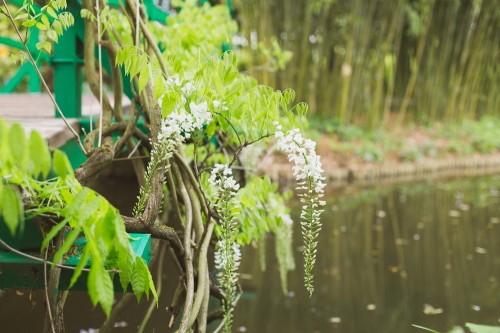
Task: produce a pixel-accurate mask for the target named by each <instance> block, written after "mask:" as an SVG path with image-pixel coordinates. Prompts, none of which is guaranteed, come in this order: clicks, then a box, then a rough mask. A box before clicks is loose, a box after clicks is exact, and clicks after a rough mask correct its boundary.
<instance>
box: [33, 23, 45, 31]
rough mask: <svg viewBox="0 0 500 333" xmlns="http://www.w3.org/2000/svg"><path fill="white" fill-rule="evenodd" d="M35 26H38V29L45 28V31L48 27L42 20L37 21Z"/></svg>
mask: <svg viewBox="0 0 500 333" xmlns="http://www.w3.org/2000/svg"><path fill="white" fill-rule="evenodd" d="M35 26H36V27H37V28H38V29H40V30H43V31H45V30H47V29H48V27H47V26H46V25H45V24H43V23H42V22H36V24H35Z"/></svg>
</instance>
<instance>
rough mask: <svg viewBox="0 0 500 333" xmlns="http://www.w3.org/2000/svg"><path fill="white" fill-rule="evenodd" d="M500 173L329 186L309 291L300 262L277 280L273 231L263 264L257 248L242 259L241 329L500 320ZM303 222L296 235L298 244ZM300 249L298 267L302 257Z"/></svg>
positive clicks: (401, 327)
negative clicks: (285, 279)
mask: <svg viewBox="0 0 500 333" xmlns="http://www.w3.org/2000/svg"><path fill="white" fill-rule="evenodd" d="M498 189H500V178H499V177H482V178H476V179H462V180H455V181H440V182H433V183H418V184H408V185H399V186H393V187H383V188H382V187H379V188H375V189H374V188H371V189H353V188H349V189H344V190H342V191H338V192H336V193H332V195H331V196H330V200H328V203H329V209H328V210H327V212H325V219H324V228H323V231H322V232H321V235H320V249H319V256H318V262H317V263H318V265H317V269H316V274H317V278H316V288H317V290H316V293H315V294H314V295H313V297H312V298H309V297H308V295H307V294H306V291H305V290H304V288H303V287H302V280H301V276H302V272H299V271H298V272H296V273H299V274H292V276H290V281H289V286H290V287H289V288H290V291H289V293H288V295H286V296H285V295H283V293H282V292H281V288H280V282H279V274H278V270H277V268H276V265H277V264H276V259H275V258H274V255H273V254H274V249H273V246H272V243H273V242H272V239H268V244H267V245H268V246H267V249H268V256H267V259H266V260H267V265H266V266H267V268H268V269H267V271H266V272H261V270H260V264H259V259H258V258H259V256H258V255H257V252H255V253H251V254H250V255H248V253H247V255H246V256H244V262H243V263H242V269H241V270H242V272H243V273H244V275H243V277H247V276H248V277H251V279H245V280H243V282H242V284H243V286H244V289H245V290H247V292H246V293H245V295H244V296H245V297H243V298H242V300H241V301H240V303H239V305H238V308H237V310H236V322H235V330H236V331H241V332H334V331H338V332H347V333H349V332H353V333H354V332H356V333H357V332H384V333H385V332H419V330H417V329H415V328H412V327H411V324H419V325H422V326H427V327H432V328H434V329H437V330H441V331H445V330H448V329H450V328H451V327H453V326H455V325H460V324H463V323H465V322H468V321H469V322H476V323H483V324H490V325H500V324H499V320H500V313H499V312H498V310H499V309H500V281H499V279H500V242H499V240H500V223H499V222H500V205H499V203H500V196H499V195H500V192H499V190H498ZM298 233H299V230H298V228H297V230H296V236H295V238H296V239H295V241H296V244H300V239H299V235H298ZM250 252H252V251H250ZM299 252H300V247H299V248H298V249H297V253H296V260H297V264H298V265H297V267H298V270H300V266H301V264H302V259H301V255H300V253H299Z"/></svg>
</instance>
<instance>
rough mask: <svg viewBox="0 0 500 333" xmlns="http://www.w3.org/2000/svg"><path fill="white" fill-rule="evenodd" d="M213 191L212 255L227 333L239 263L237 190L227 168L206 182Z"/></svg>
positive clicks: (214, 172) (222, 167)
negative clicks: (215, 221) (214, 234)
mask: <svg viewBox="0 0 500 333" xmlns="http://www.w3.org/2000/svg"><path fill="white" fill-rule="evenodd" d="M208 182H209V184H210V186H211V187H212V188H213V190H214V202H215V206H216V208H217V212H218V214H219V216H220V219H219V220H220V221H219V222H220V224H219V228H218V230H219V232H218V238H219V240H218V241H217V245H216V252H215V268H216V269H217V271H218V273H217V278H218V281H219V284H220V287H221V289H222V291H223V292H224V295H225V300H224V301H223V310H224V332H228V333H229V332H231V327H232V322H233V303H234V300H235V299H236V291H237V283H238V277H239V274H238V268H239V266H240V261H241V251H240V246H239V244H238V243H237V242H236V239H237V236H238V229H237V223H238V220H237V212H236V209H235V196H236V192H237V191H238V189H239V188H240V186H239V184H238V183H237V182H236V181H235V180H234V178H233V175H232V171H231V169H230V168H229V166H228V165H227V164H216V165H215V167H214V168H213V169H212V173H211V174H210V178H209V179H208Z"/></svg>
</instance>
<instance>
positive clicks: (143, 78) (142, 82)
mask: <svg viewBox="0 0 500 333" xmlns="http://www.w3.org/2000/svg"><path fill="white" fill-rule="evenodd" d="M148 81H149V66H147V65H146V66H144V67H143V68H142V69H141V72H140V74H139V93H141V91H142V90H143V89H144V87H146V85H147V84H148Z"/></svg>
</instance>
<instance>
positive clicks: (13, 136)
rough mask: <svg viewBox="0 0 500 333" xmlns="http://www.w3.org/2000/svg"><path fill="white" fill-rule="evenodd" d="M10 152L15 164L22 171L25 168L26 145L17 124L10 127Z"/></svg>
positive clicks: (19, 126)
mask: <svg viewBox="0 0 500 333" xmlns="http://www.w3.org/2000/svg"><path fill="white" fill-rule="evenodd" d="M9 145H10V152H11V154H12V157H13V159H14V161H15V162H16V164H17V165H18V166H19V168H21V169H22V170H25V168H26V157H27V148H28V147H27V144H26V135H25V133H24V130H23V128H22V127H21V125H19V124H17V123H16V124H14V125H12V126H11V128H10V131H9Z"/></svg>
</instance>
